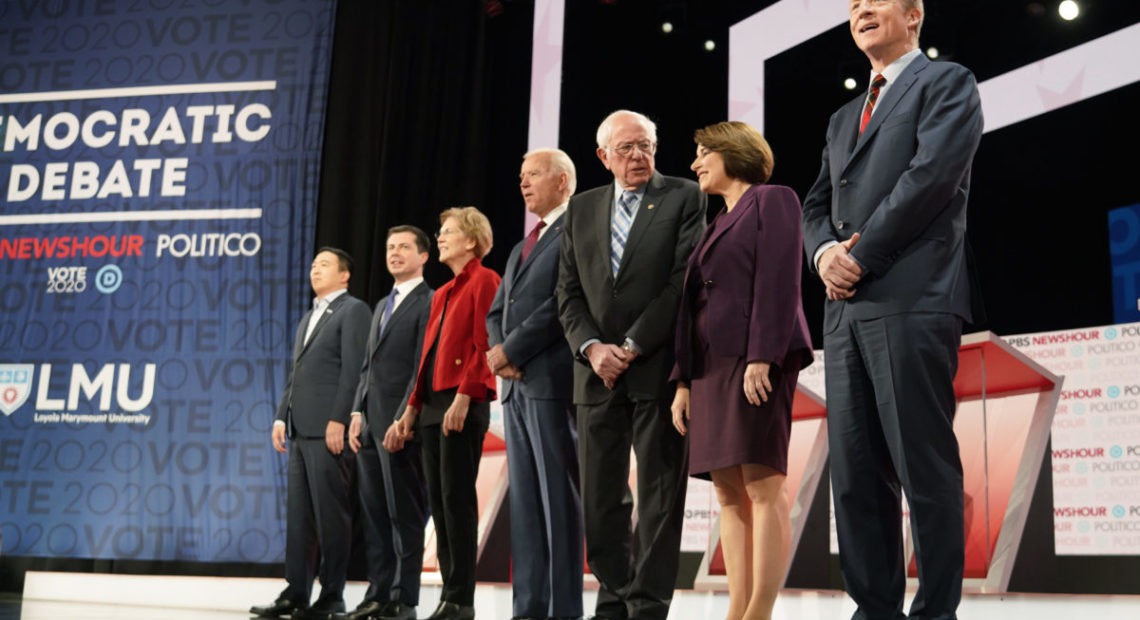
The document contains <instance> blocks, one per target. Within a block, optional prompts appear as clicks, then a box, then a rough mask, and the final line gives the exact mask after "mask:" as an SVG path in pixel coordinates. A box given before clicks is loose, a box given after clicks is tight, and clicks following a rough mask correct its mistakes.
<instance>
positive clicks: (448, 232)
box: [435, 228, 459, 239]
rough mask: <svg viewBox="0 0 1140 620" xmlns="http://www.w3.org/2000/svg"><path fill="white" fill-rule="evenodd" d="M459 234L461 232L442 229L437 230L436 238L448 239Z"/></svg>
mask: <svg viewBox="0 0 1140 620" xmlns="http://www.w3.org/2000/svg"><path fill="white" fill-rule="evenodd" d="M457 232H459V231H458V230H455V229H453V228H440V229H439V230H437V231H436V232H435V238H436V239H439V238H440V237H446V236H448V235H454V234H455V233H457Z"/></svg>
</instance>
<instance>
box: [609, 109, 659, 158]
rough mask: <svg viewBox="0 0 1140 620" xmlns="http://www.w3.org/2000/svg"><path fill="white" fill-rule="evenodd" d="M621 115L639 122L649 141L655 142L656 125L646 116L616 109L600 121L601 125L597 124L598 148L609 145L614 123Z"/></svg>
mask: <svg viewBox="0 0 1140 620" xmlns="http://www.w3.org/2000/svg"><path fill="white" fill-rule="evenodd" d="M623 116H632V117H633V118H634V119H635V120H636V121H637V122H639V123H641V126H642V127H644V128H645V132H646V133H648V134H649V141H650V142H653V143H655V144H656V143H657V125H656V124H655V123H654V122H653V121H651V120H649V117H648V116H646V115H644V114H642V113H640V112H634V111H632V110H617V111H615V112H611V113H610V115H609V116H607V117H606V120H604V121H602V124H601V125H598V136H597V138H598V148H600V149H604V148H606V147H607V146H609V144H610V138H611V137H612V136H613V134H614V125H615V124H617V121H618V119H619V118H621V117H623Z"/></svg>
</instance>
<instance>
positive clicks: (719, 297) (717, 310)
mask: <svg viewBox="0 0 1140 620" xmlns="http://www.w3.org/2000/svg"><path fill="white" fill-rule="evenodd" d="M802 246H803V230H802V228H801V210H800V201H799V199H798V198H797V197H796V194H795V192H794V191H792V189H791V188H789V187H784V186H782V185H753V186H752V187H750V188H748V190H747V191H745V192H744V195H743V196H741V197H740V200H739V201H737V203H736V206H735V208H733V210H732V211H721V212H720V213H719V214H717V219H716V220H715V221H714V224H713V225H711V226H709V228H708V229H706V230H705V233H704V235H703V236H702V237H701V241H700V243H698V244H697V248H696V250H694V251H693V254H692V255H691V256H690V257H689V264H688V268H687V271H686V273H685V281H684V285H683V288H682V291H681V307H680V311H679V312H678V314H677V333H676V339H675V343H676V364H675V366H674V368H673V373H672V377H671V378H672V379H673V380H680V381H686V382H687V381H688V380H689V379H690V378H691V369H692V360H693V356H694V355H698V354H699V352H697V351H695V350H694V345H693V343H694V338H693V336H694V335H693V329H694V323H693V316H694V312H695V309H696V304H697V298H698V295H699V294H700V291H701V289H702V288H703V289H705V290H706V291H707V295H708V304H707V306H706V308H705V312H707V313H708V317H707V321H708V324H709V325H713V326H715V329H713V330H711V333H710V334H708V335H707V336H708V339H709V343H708V344H709V353H710V354H713V355H723V356H726V357H743V358H745V359H746V360H747V361H749V362H755V361H761V362H770V363H771V364H773V365H774V366H778V367H781V368H793V369H795V370H797V371H798V370H801V369H803V368H805V367H807V366H808V365H809V364H811V362H812V360H813V356H812V349H811V335H810V333H809V332H808V327H807V319H805V318H804V309H803V304H802V302H801V299H800V272H801V269H802V261H803V251H802Z"/></svg>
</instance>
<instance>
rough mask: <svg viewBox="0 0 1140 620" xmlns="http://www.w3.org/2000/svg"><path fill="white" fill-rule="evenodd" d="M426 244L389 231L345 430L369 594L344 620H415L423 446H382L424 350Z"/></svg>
mask: <svg viewBox="0 0 1140 620" xmlns="http://www.w3.org/2000/svg"><path fill="white" fill-rule="evenodd" d="M430 243H431V242H430V241H429V240H428V236H427V234H425V233H424V231H422V230H420V229H419V228H416V227H415V226H395V227H393V228H391V229H389V230H388V247H387V263H388V273H390V274H392V277H393V278H394V279H395V284H394V285H393V287H392V291H391V293H389V294H388V295H387V296H386V297H385V298H384V299H382V300H380V302H379V303H377V304H376V311H375V312H374V313H373V319H372V331H371V332H370V333H369V334H368V348H367V349H366V350H365V357H364V366H363V368H362V369H361V371H360V384H359V385H358V386H357V388H356V400H355V401H354V403H353V405H352V424H351V425H350V426H349V429H348V441H349V447H351V448H352V449H353V451H354V452H356V453H357V457H356V473H357V477H358V479H359V483H358V485H357V488H358V489H359V491H360V493H359V495H360V516H361V521H362V525H363V527H362V529H363V534H364V549H365V560H366V564H367V567H368V591H367V592H365V594H364V600H363V601H362V602H361V603H360V605H358V606H357V608H356V610H355V611H353V612H352V613H350V614H348V619H349V620H356V619H360V618H378V619H380V620H415V618H416V606H417V605H418V604H419V601H420V573H421V572H423V552H424V527H425V526H426V525H427V519H428V513H429V508H428V499H427V488H426V487H425V483H424V473H423V461H422V460H421V457H420V443H421V442H420V439H419V437H413V438H412V440H411V441H409V442H408V443H407V445H406V446H405V448H404V449H403V450H401V451H399V452H388V451H387V450H385V449H384V447H383V444H384V435H385V433H386V431H387V430H388V427H390V426H391V425H392V421H393V420H394V419H395V418H396V415H397V414H398V413H400V412H402V411H403V410H404V406H405V405H406V404H407V400H408V391H409V390H410V388H411V382H412V376H413V375H414V374H415V372H416V366H417V364H418V363H419V360H420V351H421V349H422V348H423V337H424V329H425V327H426V326H427V319H428V310H429V309H430V308H431V295H432V289H431V288H430V287H429V286H428V285H427V283H426V282H424V264H425V263H426V262H427V260H428V250H429V249H431V245H430ZM362 434H364V437H363V438H362V437H361V435H362Z"/></svg>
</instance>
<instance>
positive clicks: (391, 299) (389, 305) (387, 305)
mask: <svg viewBox="0 0 1140 620" xmlns="http://www.w3.org/2000/svg"><path fill="white" fill-rule="evenodd" d="M398 294H399V291H397V290H396V287H394V286H393V287H392V292H391V293H388V298H387V300H385V301H384V314H382V315H380V333H381V334H383V333H384V328H386V327H387V326H388V319H390V318H392V310H394V309H395V308H396V295H398Z"/></svg>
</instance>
